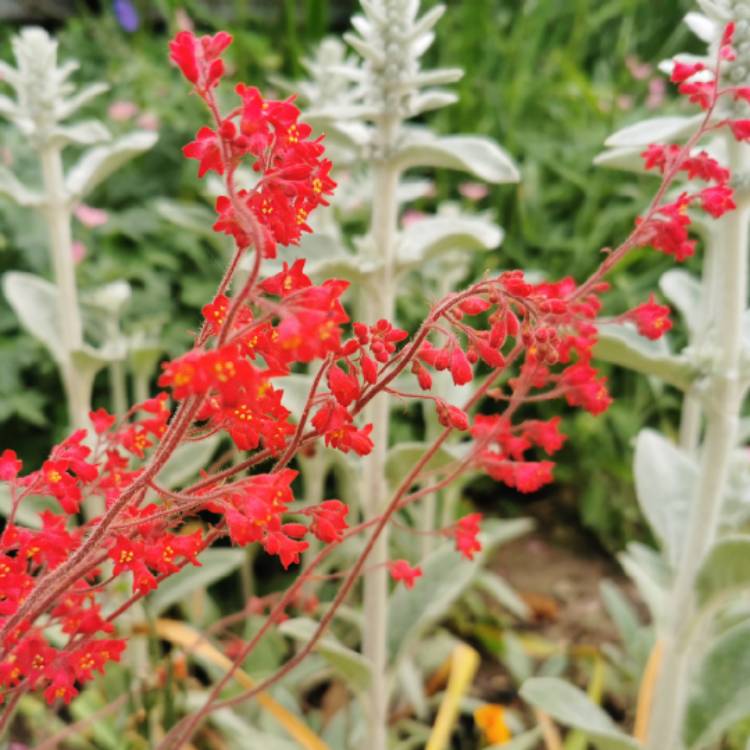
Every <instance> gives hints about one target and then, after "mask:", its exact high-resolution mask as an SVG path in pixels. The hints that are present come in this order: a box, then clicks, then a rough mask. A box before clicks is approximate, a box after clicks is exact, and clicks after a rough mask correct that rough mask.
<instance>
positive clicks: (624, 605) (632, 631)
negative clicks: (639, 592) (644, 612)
mask: <svg viewBox="0 0 750 750" xmlns="http://www.w3.org/2000/svg"><path fill="white" fill-rule="evenodd" d="M599 591H600V593H601V596H602V601H603V602H604V608H605V609H606V610H607V614H608V615H609V617H610V619H611V620H612V622H614V624H615V625H616V626H617V630H618V632H619V635H620V639H621V640H622V642H623V643H624V644H626V645H628V644H629V643H631V642H632V641H634V640H636V639H637V638H638V637H639V633H640V631H641V630H642V625H641V623H640V621H639V619H638V614H637V612H636V611H635V608H634V607H633V605H632V604H631V603H630V602H629V601H628V600H627V599H626V597H625V595H624V594H623V593H622V591H620V589H619V588H618V587H617V586H615V585H614V584H613V583H612V582H611V581H602V582H601V583H600V584H599Z"/></svg>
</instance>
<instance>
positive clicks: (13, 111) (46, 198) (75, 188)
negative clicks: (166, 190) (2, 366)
mask: <svg viewBox="0 0 750 750" xmlns="http://www.w3.org/2000/svg"><path fill="white" fill-rule="evenodd" d="M13 52H14V55H15V63H16V65H15V67H13V66H11V65H9V64H7V63H4V62H0V74H1V77H2V82H3V83H5V84H7V85H8V86H10V87H11V89H12V92H13V95H14V96H13V98H11V97H7V96H1V97H0V115H2V116H3V117H4V118H6V119H7V120H9V121H10V123H12V124H13V125H14V126H15V127H16V128H17V129H18V130H19V131H20V133H21V134H22V135H23V137H24V138H25V140H26V142H27V143H28V146H29V147H30V148H31V149H32V150H33V152H34V153H35V155H36V157H37V160H38V164H39V184H38V185H33V186H32V185H26V184H24V183H23V182H22V181H21V180H20V179H19V178H18V177H17V176H16V175H14V174H13V173H12V172H11V171H10V170H9V169H8V168H6V167H0V195H2V196H3V197H5V198H7V199H10V200H11V201H13V202H14V203H16V204H17V205H18V206H19V207H20V208H21V209H22V210H28V211H29V213H30V219H31V216H32V214H31V212H34V214H36V216H37V217H38V219H40V220H41V221H43V222H44V223H45V224H46V229H47V238H48V248H49V257H50V265H51V268H52V277H53V280H52V281H51V282H50V281H48V280H46V279H43V278H40V277H37V276H34V275H32V274H30V273H25V272H15V271H14V272H10V273H7V274H6V275H5V277H4V279H3V289H4V292H5V296H6V298H7V299H8V301H9V303H10V304H11V306H12V307H13V309H14V310H15V312H16V315H17V316H18V319H19V321H20V322H21V324H22V325H23V327H24V328H26V329H27V331H28V332H29V333H30V334H31V335H32V336H34V337H35V338H37V339H38V340H39V341H40V342H41V343H42V344H43V345H44V346H45V347H46V348H47V349H48V350H49V353H50V355H51V356H52V358H53V359H54V361H55V363H56V365H57V367H58V368H59V371H60V377H61V380H62V384H63V388H64V391H65V396H66V400H67V406H68V421H69V424H70V425H72V426H73V427H84V426H88V425H89V417H88V414H89V412H90V411H91V392H92V388H93V382H94V377H95V376H96V374H97V372H99V371H100V370H101V369H102V368H104V367H109V368H110V376H111V381H112V382H111V386H112V390H113V393H114V401H115V406H116V407H119V408H123V407H124V406H125V404H126V399H125V398H124V394H123V393H122V391H123V372H122V367H123V362H124V360H125V357H126V354H127V344H126V341H125V338H124V337H123V336H122V335H121V334H120V331H119V323H118V319H119V310H120V307H121V303H122V302H123V294H125V297H127V296H128V290H127V289H126V288H125V286H124V282H122V283H118V284H114V285H109V286H107V287H103V288H101V289H99V290H97V291H96V293H95V294H94V295H90V297H91V299H90V304H89V305H86V300H85V299H82V295H81V293H80V291H79V289H78V286H77V283H76V272H75V259H74V251H73V241H72V218H73V212H74V211H75V209H76V207H77V206H78V205H79V204H80V203H81V202H82V201H83V200H84V198H86V196H87V195H88V194H89V193H91V192H92V191H93V190H94V189H95V188H96V187H97V186H98V185H99V184H100V183H101V182H102V181H104V180H105V179H107V178H108V177H109V176H110V175H111V174H112V173H114V172H115V171H116V170H117V169H119V168H120V167H121V166H122V165H123V164H124V163H126V162H127V161H128V160H130V159H132V158H133V157H135V156H138V155H139V154H141V153H143V152H144V151H147V150H148V149H149V148H151V146H152V145H153V144H154V142H155V141H156V137H157V136H156V134H155V133H153V132H148V131H137V132H133V133H130V134H128V135H125V136H123V137H120V138H117V139H113V138H112V136H111V135H110V133H109V132H108V130H107V128H106V127H105V126H104V124H103V123H101V122H100V121H98V120H95V119H85V120H77V121H75V120H74V121H73V122H70V118H72V117H74V116H75V115H76V113H77V112H78V111H79V110H80V109H81V108H83V107H85V106H86V105H87V104H89V103H90V102H91V101H92V100H93V99H95V98H96V97H97V96H99V95H100V94H102V93H103V92H104V91H106V90H107V86H106V85H105V84H103V83H92V84H89V85H87V86H84V87H83V88H81V89H79V90H77V91H76V89H75V86H74V85H73V84H72V83H71V82H70V80H69V79H70V76H71V74H72V73H74V71H75V70H76V69H77V68H78V64H77V63H76V62H74V61H68V62H66V63H63V64H58V59H57V42H56V41H55V40H54V39H53V38H52V37H50V36H49V35H48V34H47V32H46V31H45V30H44V29H41V28H36V27H31V28H25V29H23V30H22V31H21V32H20V34H18V35H17V36H16V37H14V39H13ZM68 147H73V148H78V149H83V151H82V152H81V153H80V155H79V156H78V158H77V160H76V161H75V162H73V163H72V165H71V166H70V167H69V168H68V169H67V170H65V168H64V162H63V151H64V150H65V149H67V148H68ZM87 317H88V318H89V320H88V326H87V320H86V318H87ZM87 327H88V328H89V329H90V330H93V331H94V332H95V333H98V334H99V335H100V338H99V341H98V344H99V345H98V346H92V345H90V344H89V343H87V336H86V328H87Z"/></svg>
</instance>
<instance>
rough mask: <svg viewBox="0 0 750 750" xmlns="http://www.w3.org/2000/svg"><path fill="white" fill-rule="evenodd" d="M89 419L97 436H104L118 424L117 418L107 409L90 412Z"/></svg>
mask: <svg viewBox="0 0 750 750" xmlns="http://www.w3.org/2000/svg"><path fill="white" fill-rule="evenodd" d="M89 419H90V420H91V424H92V426H93V428H94V432H95V433H96V434H97V435H103V434H104V433H105V432H107V431H108V430H109V428H110V427H112V425H113V424H114V423H115V422H116V420H117V417H115V415H114V414H110V413H109V412H108V411H107V410H106V409H101V408H100V409H97V410H96V411H90V412H89Z"/></svg>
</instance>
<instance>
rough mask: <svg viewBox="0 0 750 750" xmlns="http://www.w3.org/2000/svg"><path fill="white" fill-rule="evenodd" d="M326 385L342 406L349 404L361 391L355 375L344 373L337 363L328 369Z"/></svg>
mask: <svg viewBox="0 0 750 750" xmlns="http://www.w3.org/2000/svg"><path fill="white" fill-rule="evenodd" d="M328 387H329V388H330V389H331V393H333V395H334V397H335V398H336V401H338V402H339V403H340V404H341V405H342V406H349V404H351V403H352V401H355V400H356V399H357V398H359V394H360V393H361V390H360V387H359V382H358V380H357V378H356V376H354V375H351V374H348V373H345V372H344V371H343V370H342V369H341V368H340V367H339V366H338V365H333V367H331V368H330V369H329V370H328Z"/></svg>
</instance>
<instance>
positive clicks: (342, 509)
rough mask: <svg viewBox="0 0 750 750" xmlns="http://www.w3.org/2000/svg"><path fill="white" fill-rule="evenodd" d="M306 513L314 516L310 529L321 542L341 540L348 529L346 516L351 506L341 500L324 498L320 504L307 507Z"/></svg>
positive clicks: (329, 542)
mask: <svg viewBox="0 0 750 750" xmlns="http://www.w3.org/2000/svg"><path fill="white" fill-rule="evenodd" d="M303 512H304V513H305V515H308V516H312V519H313V520H312V523H311V524H310V531H312V533H313V534H314V535H315V536H316V537H317V538H318V539H320V541H321V542H326V543H328V544H331V543H334V542H340V541H341V537H342V534H343V532H344V531H346V529H347V525H346V516H347V514H348V513H349V508H348V507H347V506H346V505H344V503H342V502H341V500H324V501H323V502H322V503H320V505H316V506H313V507H312V508H306V509H305V510H304V511H303Z"/></svg>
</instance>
